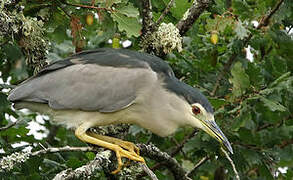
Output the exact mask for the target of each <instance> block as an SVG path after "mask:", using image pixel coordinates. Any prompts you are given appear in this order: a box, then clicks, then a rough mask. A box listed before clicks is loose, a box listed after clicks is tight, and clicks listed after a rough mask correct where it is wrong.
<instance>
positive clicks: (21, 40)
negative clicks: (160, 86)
mask: <svg viewBox="0 0 293 180" xmlns="http://www.w3.org/2000/svg"><path fill="white" fill-rule="evenodd" d="M15 2H16V4H17V5H15V4H13V2H12V5H11V2H8V1H7V2H5V3H7V4H5V3H3V2H1V10H0V14H1V13H6V14H9V13H10V14H9V17H10V22H9V23H10V24H9V26H10V28H11V29H9V30H7V29H5V26H4V25H5V23H6V25H7V17H6V18H4V16H3V14H2V15H0V19H1V21H0V24H1V25H2V29H1V27H0V29H1V31H2V32H1V33H0V72H1V75H0V77H1V79H3V81H4V82H7V81H8V80H9V82H10V83H11V84H18V83H19V82H21V81H23V80H24V79H26V78H28V77H29V76H31V75H32V74H33V72H34V70H35V69H34V68H39V69H40V68H41V67H42V66H43V65H44V64H46V63H45V62H44V59H47V60H48V61H51V62H53V61H57V60H60V59H62V58H64V57H66V56H68V55H70V54H72V53H74V52H75V49H77V48H81V49H93V48H98V47H111V44H109V43H108V40H109V39H113V37H114V36H115V33H119V34H120V40H121V41H125V40H130V41H132V45H131V46H130V47H129V49H133V50H140V49H141V48H140V46H139V45H140V44H139V42H140V40H141V38H140V29H141V26H142V25H141V23H140V19H141V17H140V16H139V11H141V10H142V9H143V7H141V4H140V3H139V1H135V0H129V1H128V0H112V1H109V0H108V1H105V3H100V4H99V7H102V8H104V9H101V10H98V11H97V10H95V9H89V8H77V7H75V6H72V5H70V4H84V5H89V4H90V2H91V1H90V0H80V1H79V0H72V1H70V4H68V3H69V1H68V2H66V1H64V0H57V1H42V0H33V1H19V2H18V1H15ZM168 2H169V1H168V0H153V1H152V5H153V18H154V20H156V19H158V18H159V16H160V15H161V13H162V12H163V10H164V9H165V7H166V5H167V4H168ZM278 2H279V1H276V0H232V1H231V4H230V1H224V0H214V1H213V2H212V3H211V5H210V7H209V8H208V9H207V10H206V11H204V13H202V14H201V16H200V17H199V19H197V21H196V22H195V23H194V25H193V27H192V28H191V29H190V30H189V31H188V33H187V34H186V35H185V37H184V49H183V51H182V52H180V53H178V52H173V53H172V54H169V55H168V56H166V57H164V59H165V60H166V61H167V62H169V63H170V65H171V66H172V68H173V70H174V71H175V74H176V76H177V77H178V78H180V79H182V80H183V81H185V82H186V83H188V84H190V85H192V86H195V87H197V88H199V89H200V90H201V91H202V92H203V93H204V94H205V95H206V96H207V97H208V98H209V100H210V102H211V103H212V105H213V107H214V109H215V118H216V121H217V123H218V124H219V126H220V127H221V129H222V130H223V132H224V133H225V134H226V136H227V138H228V139H229V140H230V142H231V143H232V146H233V149H234V152H235V153H234V154H233V155H232V159H233V161H234V163H235V165H236V168H237V169H238V171H239V173H240V177H241V179H280V180H281V179H282V180H283V179H284V180H285V179H286V180H291V179H292V178H293V121H292V119H293V115H292V112H293V74H292V70H293V33H292V29H293V1H291V0H285V1H284V2H283V3H282V5H281V6H280V8H279V9H278V10H277V11H276V12H274V13H273V16H272V17H271V18H270V20H269V22H268V25H267V26H265V27H263V28H260V29H256V28H255V27H254V25H253V21H258V22H260V21H261V19H262V18H263V17H265V16H266V15H268V14H269V13H270V12H271V10H272V9H273V7H275V5H276V4H277V3H278ZM4 5H5V8H4ZM191 5H192V2H188V1H187V0H176V1H175V5H174V6H173V8H172V9H171V11H170V13H168V15H167V16H166V17H165V18H164V20H163V21H164V22H165V23H170V22H171V23H174V24H176V23H177V22H178V21H179V20H180V19H181V18H182V16H183V14H184V13H185V11H186V10H187V9H188V8H189V7H190V6H191ZM21 8H24V9H23V11H22V10H21ZM22 12H23V13H22ZM97 12H98V14H99V17H100V18H99V19H97V18H94V22H93V24H92V25H89V24H87V23H86V16H87V15H89V14H95V13H97ZM71 15H74V16H75V17H77V18H78V19H79V20H80V22H79V23H80V24H81V25H82V30H80V31H79V30H78V33H79V35H80V36H79V37H72V35H71V33H70V32H71V30H72V27H71V26H70V23H71V22H72V19H71V17H70V16H71ZM3 24H4V25H3ZM14 28H15V29H14ZM6 30H7V32H9V33H8V34H5V32H6ZM212 31H216V32H217V35H218V37H219V41H218V43H217V44H213V43H212V42H211V40H210V37H211V32H212ZM73 38H74V40H75V42H74V43H72V42H73ZM247 39H248V42H246V41H247ZM247 45H249V46H250V47H251V51H252V53H253V61H252V62H250V61H249V60H248V59H247V58H246V50H245V49H244V46H245V47H247ZM47 49H48V54H47V55H46V53H45V52H46V51H47ZM45 55H46V57H45ZM232 56H235V59H234V60H233V62H232V64H231V66H229V67H228V68H227V69H226V68H225V64H226V63H227V62H228V60H229V59H230V58H231V57H232ZM38 62H40V63H38ZM32 65H33V66H32ZM33 67H34V68H33ZM219 77H222V78H221V79H220V78H219ZM216 86H217V87H216ZM7 87H8V86H7V85H5V84H1V85H0V90H2V91H0V126H6V125H7V124H9V123H11V120H10V119H9V118H8V117H9V116H8V115H11V116H14V117H15V118H21V119H23V120H22V121H21V123H19V124H17V125H16V126H14V127H12V128H10V129H8V130H5V131H0V135H1V136H0V149H3V150H4V152H5V153H1V154H0V157H4V156H7V155H9V154H11V153H13V152H17V151H20V150H21V149H24V148H25V147H24V146H22V147H19V148H12V146H11V145H12V144H14V143H17V142H21V141H25V142H28V143H29V145H26V146H32V147H33V150H32V151H36V150H39V149H42V147H41V146H40V145H39V143H41V144H43V145H45V146H48V144H50V145H51V146H54V147H61V146H65V145H70V146H83V145H85V144H84V143H82V142H80V141H79V140H77V139H76V138H75V137H74V134H73V133H72V132H71V131H68V130H65V129H64V128H62V127H59V128H58V129H57V128H56V126H53V125H51V124H50V123H49V121H45V124H44V126H45V127H46V128H48V129H49V130H53V129H56V130H57V132H56V137H55V138H53V139H52V138H51V139H49V138H44V139H42V140H36V139H34V137H33V136H32V135H27V133H28V131H29V130H28V129H27V128H26V126H27V122H29V121H32V120H33V121H35V120H34V119H35V117H36V114H29V115H27V114H24V113H21V112H16V111H15V110H14V109H12V108H11V104H10V103H9V102H8V101H7V100H6V97H7V90H6V89H7ZM192 131H193V129H191V128H184V129H179V131H178V132H177V133H176V134H175V135H174V136H173V137H168V138H160V137H157V136H155V135H153V134H151V133H149V132H147V131H145V130H143V129H140V128H139V127H136V126H133V127H131V128H130V133H129V135H128V136H127V139H128V140H131V141H133V142H136V143H147V142H152V143H153V144H155V145H156V146H158V147H159V148H160V149H161V150H162V151H165V152H171V151H172V150H173V149H174V147H175V146H176V142H182V141H183V139H184V137H186V136H188V135H189V134H190V133H191V132H192ZM93 157H94V156H93V154H92V153H78V152H66V153H61V154H47V155H42V156H40V157H33V158H31V159H29V160H28V161H26V162H25V163H22V164H18V165H17V166H16V167H15V168H14V169H13V170H11V171H9V172H0V178H1V179H30V180H31V179H52V178H53V177H54V175H55V174H57V173H58V172H60V171H61V170H63V169H65V168H77V167H79V166H81V165H83V164H86V162H88V161H89V160H92V159H93ZM203 157H208V160H207V161H206V162H205V163H204V164H203V165H202V166H200V167H199V168H198V169H197V170H196V172H195V173H194V175H193V177H192V178H193V179H202V180H206V179H217V178H219V177H220V176H219V173H220V174H222V175H224V177H225V179H234V176H235V175H234V173H233V171H232V167H231V165H230V163H229V162H228V161H227V159H225V157H224V156H223V154H221V152H220V151H219V144H218V143H217V142H216V141H215V140H213V139H212V138H211V137H209V136H208V135H207V134H205V133H203V132H199V133H198V134H197V135H196V136H194V137H193V138H191V139H190V140H189V141H188V142H187V143H186V144H185V145H184V147H183V149H182V151H181V152H179V153H177V154H176V156H175V158H176V159H177V160H178V162H179V163H180V164H182V166H183V168H185V169H186V170H190V169H192V167H194V165H195V164H196V163H197V162H198V161H199V160H200V159H202V158H203ZM147 161H148V163H149V165H150V166H152V165H153V164H154V163H155V162H153V161H151V160H147ZM280 167H282V168H284V167H286V168H288V169H287V172H286V173H280V172H279V168H280ZM155 172H156V174H157V176H158V178H159V179H166V180H167V179H172V174H171V173H170V172H169V171H168V170H167V169H165V168H161V169H158V170H156V171H155ZM102 176H103V175H101V177H102Z"/></svg>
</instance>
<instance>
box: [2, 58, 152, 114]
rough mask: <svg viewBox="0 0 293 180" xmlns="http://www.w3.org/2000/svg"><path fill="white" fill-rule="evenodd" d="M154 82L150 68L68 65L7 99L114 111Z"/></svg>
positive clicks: (24, 86) (47, 74)
mask: <svg viewBox="0 0 293 180" xmlns="http://www.w3.org/2000/svg"><path fill="white" fill-rule="evenodd" d="M65 64H66V63H65ZM55 66H56V65H55ZM51 68H52V67H51ZM53 69H54V68H53ZM49 70H50V69H49ZM156 81H157V74H156V73H155V72H154V71H152V70H151V69H149V68H127V67H119V68H117V67H111V66H100V65H98V64H82V63H80V64H73V65H72V64H71V65H68V66H67V65H64V67H59V66H57V70H54V71H53V72H49V73H44V74H41V75H38V76H36V77H34V78H32V79H30V80H28V81H26V82H24V83H22V84H21V85H20V86H18V87H17V88H15V89H14V90H13V91H12V92H11V94H10V95H9V97H8V99H9V100H10V101H31V102H39V103H48V104H49V106H50V107H51V108H53V109H80V110H86V111H99V112H113V111H118V110H120V109H123V108H125V107H127V106H129V105H131V104H132V103H133V102H134V101H135V98H136V96H137V94H138V93H139V91H141V90H142V89H143V88H144V87H146V86H149V85H150V84H152V83H154V82H156Z"/></svg>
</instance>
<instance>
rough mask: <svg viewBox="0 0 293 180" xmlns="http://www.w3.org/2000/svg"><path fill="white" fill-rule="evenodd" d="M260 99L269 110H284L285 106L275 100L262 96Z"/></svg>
mask: <svg viewBox="0 0 293 180" xmlns="http://www.w3.org/2000/svg"><path fill="white" fill-rule="evenodd" d="M260 100H261V101H262V102H263V103H264V105H265V106H266V107H268V108H269V109H270V110H271V111H286V110H287V109H286V107H284V106H283V105H282V104H280V103H279V102H276V101H272V100H269V99H267V98H265V97H263V96H261V97H260Z"/></svg>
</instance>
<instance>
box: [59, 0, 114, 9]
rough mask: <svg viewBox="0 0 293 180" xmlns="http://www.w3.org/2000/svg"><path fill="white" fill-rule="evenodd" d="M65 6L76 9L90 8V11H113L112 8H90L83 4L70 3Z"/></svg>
mask: <svg viewBox="0 0 293 180" xmlns="http://www.w3.org/2000/svg"><path fill="white" fill-rule="evenodd" d="M63 3H64V4H66V5H68V6H74V7H81V8H88V9H96V10H98V11H99V10H106V11H113V10H112V9H110V8H102V7H96V6H88V5H83V4H70V3H68V2H63Z"/></svg>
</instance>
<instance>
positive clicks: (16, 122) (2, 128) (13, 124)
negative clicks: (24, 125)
mask: <svg viewBox="0 0 293 180" xmlns="http://www.w3.org/2000/svg"><path fill="white" fill-rule="evenodd" d="M20 121H22V119H20V120H17V121H15V122H13V123H10V124H8V125H7V126H4V127H0V131H4V130H7V129H9V128H11V127H13V126H15V125H16V124H18V123H19V122H20Z"/></svg>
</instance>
